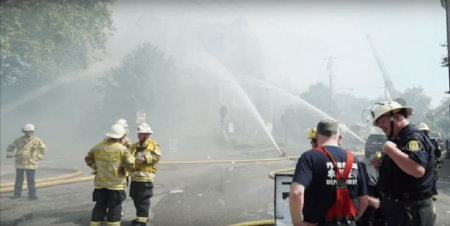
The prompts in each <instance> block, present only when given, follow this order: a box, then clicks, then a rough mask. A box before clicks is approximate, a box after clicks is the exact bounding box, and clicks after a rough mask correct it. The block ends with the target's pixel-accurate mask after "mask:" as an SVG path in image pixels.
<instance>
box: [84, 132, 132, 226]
mask: <svg viewBox="0 0 450 226" xmlns="http://www.w3.org/2000/svg"><path fill="white" fill-rule="evenodd" d="M124 135H125V128H124V127H123V126H122V125H118V124H115V125H113V126H112V127H111V130H110V132H109V133H107V134H106V136H107V137H108V139H107V140H106V141H102V142H100V143H99V144H97V145H96V146H95V147H93V148H92V149H91V150H90V151H89V153H88V154H87V155H86V157H85V158H84V160H85V161H86V164H87V165H88V166H89V167H91V168H92V167H93V166H95V167H96V169H97V173H96V175H95V179H94V186H95V189H94V192H93V195H92V200H93V201H94V202H95V206H94V209H93V210H92V217H91V223H90V225H91V226H100V225H103V220H104V218H105V215H106V210H107V209H108V215H107V224H106V225H107V226H116V225H117V226H119V225H120V224H121V215H120V214H121V211H122V202H123V200H125V198H126V193H125V189H126V187H127V182H126V177H125V175H124V174H123V171H124V169H125V170H128V171H131V170H132V169H133V168H134V166H135V159H134V157H133V156H132V155H131V154H130V152H129V151H128V149H127V148H126V147H124V146H123V145H122V144H121V140H122V138H123V137H124Z"/></svg>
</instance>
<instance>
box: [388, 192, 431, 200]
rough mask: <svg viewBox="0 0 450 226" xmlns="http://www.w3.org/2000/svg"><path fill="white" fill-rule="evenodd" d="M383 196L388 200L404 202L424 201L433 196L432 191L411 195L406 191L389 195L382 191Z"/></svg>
mask: <svg viewBox="0 0 450 226" xmlns="http://www.w3.org/2000/svg"><path fill="white" fill-rule="evenodd" d="M380 194H381V196H382V197H383V198H386V199H388V200H392V201H396V202H399V201H400V202H404V201H422V200H426V199H430V198H431V193H429V192H426V193H422V194H415V195H411V194H410V193H407V192H404V193H402V194H401V195H395V196H394V195H389V194H385V193H383V192H380Z"/></svg>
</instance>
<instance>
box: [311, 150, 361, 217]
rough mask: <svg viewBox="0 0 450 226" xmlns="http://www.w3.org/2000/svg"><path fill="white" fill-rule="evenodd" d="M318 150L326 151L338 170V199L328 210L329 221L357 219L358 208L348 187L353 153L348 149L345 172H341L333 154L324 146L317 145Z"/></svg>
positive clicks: (335, 169)
mask: <svg viewBox="0 0 450 226" xmlns="http://www.w3.org/2000/svg"><path fill="white" fill-rule="evenodd" d="M315 149H316V150H318V151H320V152H322V153H324V154H325V155H326V156H327V157H328V158H329V159H330V160H331V162H332V163H333V166H334V171H336V201H335V202H334V204H333V206H332V207H331V208H330V209H329V210H328V212H327V216H326V218H327V221H333V220H335V219H336V220H337V221H340V220H342V219H345V220H347V221H349V220H355V219H356V208H355V206H354V205H353V201H352V199H351V198H350V194H349V193H348V188H347V179H348V176H349V175H350V172H351V169H352V165H353V155H352V153H350V152H349V151H347V162H346V163H345V168H344V172H343V173H342V174H341V171H340V170H339V168H338V166H337V164H336V161H335V160H334V158H333V156H331V154H330V153H329V152H328V151H327V150H326V149H325V148H324V147H317V148H315Z"/></svg>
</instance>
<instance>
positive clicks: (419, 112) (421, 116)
mask: <svg viewBox="0 0 450 226" xmlns="http://www.w3.org/2000/svg"><path fill="white" fill-rule="evenodd" d="M399 96H400V97H401V98H403V99H404V100H405V101H406V104H407V105H408V106H411V107H413V108H414V114H413V115H412V116H411V117H410V119H411V120H412V121H413V122H415V123H420V122H428V123H431V121H430V120H427V116H430V113H429V112H430V111H431V97H429V96H427V95H426V94H425V92H424V90H423V88H422V87H413V88H407V89H406V90H405V91H404V92H403V93H400V95H399Z"/></svg>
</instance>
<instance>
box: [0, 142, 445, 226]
mask: <svg viewBox="0 0 450 226" xmlns="http://www.w3.org/2000/svg"><path fill="white" fill-rule="evenodd" d="M295 152H297V151H295V150H294V151H292V152H291V153H289V154H295ZM241 153H242V152H241ZM180 156H182V155H181V154H179V153H168V154H167V155H166V157H167V159H165V160H166V161H170V160H178V159H179V157H180ZM188 156H190V157H188ZM177 157H178V159H177ZM233 157H235V158H237V159H256V158H270V157H277V153H276V152H255V153H247V154H246V155H242V154H239V153H238V152H234V153H232V152H230V153H227V154H226V155H225V154H223V153H212V154H211V153H208V154H207V155H205V154H204V155H198V156H195V155H194V156H192V155H189V154H188V153H186V154H185V156H183V158H182V159H183V160H187V159H189V160H207V159H208V158H209V159H233ZM64 159H65V160H64V161H61V160H59V158H58V157H53V158H49V159H48V160H44V161H43V162H42V170H41V171H42V172H40V173H39V175H38V177H46V176H53V175H55V174H57V173H61V174H63V173H64V172H60V171H58V172H55V170H54V171H49V170H48V168H49V167H53V168H54V169H58V168H62V167H65V168H81V169H82V170H84V171H85V172H84V175H89V168H88V167H87V166H85V165H84V162H83V156H81V157H76V158H75V157H74V158H70V159H66V158H64ZM295 163H296V161H292V160H283V161H279V162H264V163H220V164H196V165H181V164H177V165H169V164H161V165H159V169H158V170H159V171H158V177H157V179H156V182H155V188H154V197H153V198H152V199H151V214H150V222H149V224H148V225H153V226H156V225H157V226H172V225H173V226H178V225H183V226H191V225H192V226H193V225H196V226H202V225H212V226H224V225H229V224H233V223H238V222H244V221H255V220H268V219H273V211H274V181H273V180H272V179H270V178H269V177H268V174H269V173H270V172H271V171H274V170H279V169H284V168H291V167H295ZM369 170H370V169H369ZM440 170H441V174H440V176H441V179H440V182H439V184H438V186H439V191H440V195H439V196H440V197H439V199H438V201H436V202H435V205H436V207H437V215H438V221H437V223H436V225H439V226H440V225H450V162H449V161H447V162H445V163H443V164H442V168H441V169H440ZM45 171H47V173H46V172H45ZM372 173H373V170H372ZM13 174H14V172H13V171H11V168H8V166H7V165H6V166H2V182H7V181H12V179H13V176H12V175H13ZM92 191H93V183H92V182H91V181H89V182H83V183H76V184H68V185H61V186H56V187H48V188H40V189H38V196H39V200H38V201H32V202H30V201H28V198H27V191H24V192H23V193H22V195H23V196H22V198H20V199H18V200H11V199H9V197H10V196H11V194H10V193H8V194H1V196H0V204H1V205H0V206H1V207H0V224H1V225H2V226H31V225H33V226H39V225H63V226H73V225H89V221H90V216H91V210H92V208H93V206H94V203H93V202H92ZM127 194H129V192H128V191H127ZM123 212H124V213H125V216H124V217H123V218H122V222H123V224H122V225H130V222H131V220H133V219H134V218H135V208H134V205H133V202H132V200H131V198H130V197H128V198H127V199H126V200H125V201H124V203H123Z"/></svg>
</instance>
